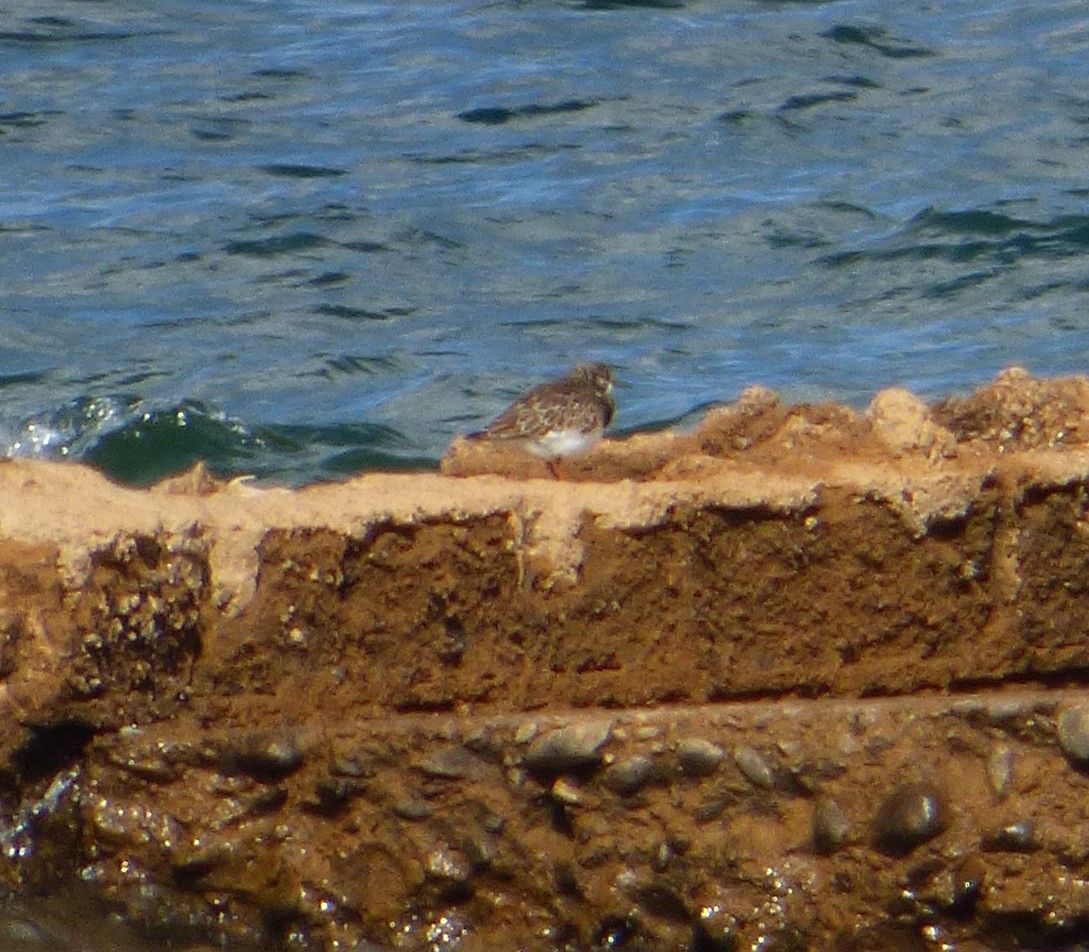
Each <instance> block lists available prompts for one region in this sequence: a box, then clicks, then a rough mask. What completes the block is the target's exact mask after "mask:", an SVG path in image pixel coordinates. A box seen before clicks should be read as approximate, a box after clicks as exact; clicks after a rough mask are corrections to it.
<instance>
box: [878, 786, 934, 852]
mask: <svg viewBox="0 0 1089 952" xmlns="http://www.w3.org/2000/svg"><path fill="white" fill-rule="evenodd" d="M948 825H949V816H948V810H947V808H946V805H945V799H944V797H943V796H942V795H941V793H940V791H939V790H938V789H937V788H936V787H935V786H934V785H933V784H929V783H909V784H904V785H903V786H901V787H897V788H896V789H895V790H894V791H893V792H892V793H891V794H889V796H888V797H886V799H885V802H884V803H882V804H881V806H880V808H879V809H878V811H877V816H876V818H875V820H874V832H875V837H876V840H877V843H878V846H880V847H881V849H883V850H885V851H886V852H889V853H896V854H899V853H908V852H910V851H911V850H913V849H915V847H917V846H920V845H921V844H923V843H925V842H926V841H927V840H932V839H933V838H934V837H935V836H937V835H938V834H940V833H941V832H942V831H943V830H945V828H946V827H947V826H948Z"/></svg>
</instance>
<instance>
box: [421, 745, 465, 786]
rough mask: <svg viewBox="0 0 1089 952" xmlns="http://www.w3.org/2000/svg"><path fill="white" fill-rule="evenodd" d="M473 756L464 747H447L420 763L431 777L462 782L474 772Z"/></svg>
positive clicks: (431, 754) (434, 752) (432, 753)
mask: <svg viewBox="0 0 1089 952" xmlns="http://www.w3.org/2000/svg"><path fill="white" fill-rule="evenodd" d="M473 765H474V761H473V756H472V754H470V753H469V751H467V750H466V749H465V748H464V747H445V748H443V749H442V750H436V751H433V752H431V753H430V754H428V755H427V756H426V757H424V758H423V759H422V760H421V761H420V769H421V770H422V771H423V772H424V773H425V774H428V775H429V776H432V777H441V778H443V779H445V780H462V779H464V778H465V777H467V776H469V774H470V773H471V772H472V770H473Z"/></svg>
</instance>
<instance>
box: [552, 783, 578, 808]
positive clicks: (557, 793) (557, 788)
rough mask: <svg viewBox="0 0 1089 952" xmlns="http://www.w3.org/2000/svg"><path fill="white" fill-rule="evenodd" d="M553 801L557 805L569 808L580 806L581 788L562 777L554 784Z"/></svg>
mask: <svg viewBox="0 0 1089 952" xmlns="http://www.w3.org/2000/svg"><path fill="white" fill-rule="evenodd" d="M550 793H551V794H552V799H553V800H555V801H556V802H557V803H562V804H564V805H566V806H569V807H574V806H578V805H579V804H580V803H582V794H581V793H580V792H579V788H578V787H576V786H575V785H574V784H573V783H570V782H568V781H567V780H564V779H563V778H562V777H561V778H560V779H559V780H557V781H556V782H555V783H554V784H552V790H551V791H550Z"/></svg>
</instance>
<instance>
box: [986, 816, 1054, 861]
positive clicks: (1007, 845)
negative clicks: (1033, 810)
mask: <svg viewBox="0 0 1089 952" xmlns="http://www.w3.org/2000/svg"><path fill="white" fill-rule="evenodd" d="M980 845H981V846H982V847H983V849H985V850H987V851H988V852H990V853H1031V852H1033V851H1034V850H1038V849H1039V848H1040V841H1039V840H1038V839H1037V837H1036V825H1035V824H1034V823H1033V822H1032V821H1031V820H1021V821H1019V822H1017V823H1008V824H1006V826H1002V827H999V828H998V829H997V830H988V831H987V832H986V833H984V834H983V836H982V838H981V839H980Z"/></svg>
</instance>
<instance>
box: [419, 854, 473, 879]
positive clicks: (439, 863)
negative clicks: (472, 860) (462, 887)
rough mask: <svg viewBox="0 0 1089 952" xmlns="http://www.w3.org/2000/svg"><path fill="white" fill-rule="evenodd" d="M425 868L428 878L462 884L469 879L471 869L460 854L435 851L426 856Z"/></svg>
mask: <svg viewBox="0 0 1089 952" xmlns="http://www.w3.org/2000/svg"><path fill="white" fill-rule="evenodd" d="M425 863H426V868H427V873H428V875H429V876H433V877H434V878H436V879H447V880H450V881H451V882H455V883H464V882H467V881H468V879H469V876H470V874H471V873H472V869H471V867H470V866H469V863H468V861H467V860H466V859H465V857H464V856H462V855H461V854H460V853H454V852H451V851H450V850H444V849H437V850H432V851H431V852H430V853H428V854H427V856H426V859H425Z"/></svg>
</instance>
